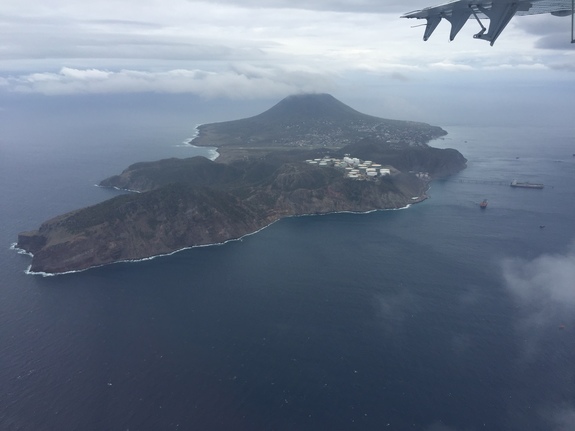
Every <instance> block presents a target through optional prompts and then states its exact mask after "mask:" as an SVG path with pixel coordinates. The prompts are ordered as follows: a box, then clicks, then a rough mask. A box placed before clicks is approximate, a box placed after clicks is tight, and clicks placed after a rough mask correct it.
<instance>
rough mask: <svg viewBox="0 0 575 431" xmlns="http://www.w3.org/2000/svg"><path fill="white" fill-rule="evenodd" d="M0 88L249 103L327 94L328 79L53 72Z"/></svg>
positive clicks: (236, 72)
mask: <svg viewBox="0 0 575 431" xmlns="http://www.w3.org/2000/svg"><path fill="white" fill-rule="evenodd" d="M0 87H2V88H4V89H7V90H8V91H12V92H19V93H40V94H45V95H67V94H107V93H143V92H156V93H192V94H195V95H198V96H202V97H228V98H242V99H255V98H258V97H263V96H265V97H270V95H272V96H276V95H277V96H285V95H288V94H293V93H298V92H314V91H328V90H329V89H330V78H329V76H325V75H323V74H318V73H314V72H310V71H302V70H282V69H278V68H274V69H272V68H270V69H267V68H263V67H262V68H256V67H253V66H249V67H248V66H246V67H243V66H235V67H234V68H233V69H229V70H227V71H225V72H217V73H216V72H210V71H206V70H199V69H195V70H189V69H176V70H169V71H164V72H147V71H137V70H119V71H106V70H98V69H74V68H69V67H63V68H62V69H60V71H59V72H44V73H33V74H28V75H20V76H9V77H7V78H4V79H2V81H1V82H0Z"/></svg>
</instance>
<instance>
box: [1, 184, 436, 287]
mask: <svg viewBox="0 0 575 431" xmlns="http://www.w3.org/2000/svg"><path fill="white" fill-rule="evenodd" d="M426 199H427V196H426V195H425V197H422V199H421V200H418V201H414V202H413V203H409V204H407V205H405V206H404V207H400V208H381V209H373V210H368V211H333V212H327V213H319V214H296V215H290V216H285V217H280V218H278V219H277V220H274V221H272V222H271V223H269V224H267V225H265V226H263V227H261V228H260V229H257V230H255V231H253V232H249V233H246V234H245V235H242V236H240V237H238V238H230V239H228V240H225V241H222V242H216V243H210V244H198V245H191V246H188V247H183V248H180V249H177V250H174V251H171V252H168V253H160V254H155V255H153V256H147V257H142V258H138V259H122V260H117V261H113V262H108V263H102V264H99V265H93V266H89V267H87V268H82V269H75V270H70V271H63V272H45V271H31V268H32V264H30V265H28V268H27V269H25V270H24V273H25V274H26V275H40V276H42V277H54V276H58V275H67V274H75V273H80V272H84V271H88V270H90V269H96V268H101V267H104V266H108V265H114V264H117V263H139V262H146V261H149V260H153V259H156V258H160V257H166V256H171V255H174V254H176V253H179V252H182V251H185V250H191V249H194V248H203V247H216V246H222V245H225V244H227V243H229V242H236V241H242V240H243V239H244V238H246V237H249V236H252V235H256V234H257V233H259V232H261V231H263V230H264V229H267V228H268V227H270V226H272V225H273V224H275V223H277V222H279V221H281V220H284V219H289V218H295V217H314V216H329V215H335V214H356V215H363V214H370V213H374V212H378V211H400V210H407V209H409V208H410V207H411V206H412V205H414V204H416V203H419V202H422V201H424V200H426ZM17 245H18V243H13V244H12V245H11V246H10V249H11V250H15V251H16V252H17V253H18V254H22V255H27V256H30V257H31V258H33V257H34V255H33V254H32V253H30V252H28V251H26V250H25V249H22V248H19V247H18V246H17Z"/></svg>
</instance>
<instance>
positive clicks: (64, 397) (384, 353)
mask: <svg viewBox="0 0 575 431" xmlns="http://www.w3.org/2000/svg"><path fill="white" fill-rule="evenodd" d="M198 103H199V102H198ZM49 105H50V103H48V102H45V105H42V106H43V108H42V107H41V108H38V109H37V110H30V109H25V107H20V108H18V107H17V108H16V109H14V111H13V112H1V113H0V126H1V128H2V131H3V133H2V137H0V145H1V147H0V151H1V153H0V168H1V172H0V182H1V183H0V190H1V197H2V203H1V215H2V224H1V226H0V239H1V241H0V244H2V247H0V256H1V257H0V280H1V281H0V429H1V430H5V431H13V430H26V431H27V430H33V431H44V430H46V431H48V430H50V431H51V430H54V431H56V430H57V431H62V430H82V431H91V430H93V431H103V430H106V431H116V430H117V431H126V430H132V431H134V430H144V431H147V430H150V431H152V430H253V431H257V430H278V431H279V430H281V431H284V430H285V431H288V430H290V431H291V430H318V429H326V430H355V429H357V430H425V431H464V430H465V431H470V430H510V431H515V430H517V431H519V430H521V431H535V430H554V431H563V430H569V429H575V313H574V311H575V285H574V284H573V283H574V280H575V248H574V239H575V222H574V220H575V219H574V214H575V157H574V156H573V153H575V128H574V127H573V125H570V126H567V127H562V128H561V127H536V126H531V125H525V126H524V127H479V126H461V125H459V126H442V127H444V128H445V129H446V130H447V131H448V132H449V134H448V135H447V136H446V137H445V138H443V139H439V140H436V141H433V142H432V143H431V144H432V145H433V146H438V147H453V148H456V149H458V150H459V151H461V152H462V154H463V155H464V156H465V157H466V158H467V159H468V160H469V162H468V168H467V169H466V170H464V171H462V172H461V173H459V174H457V175H455V176H453V177H450V178H448V179H444V180H438V181H434V182H432V184H431V188H430V190H429V193H428V194H429V199H428V200H426V201H424V202H423V203H420V204H416V205H413V206H411V207H410V208H408V209H405V210H397V211H376V212H371V213H367V214H330V215H325V216H305V217H294V218H289V219H284V220H281V221H279V222H277V223H275V224H273V225H272V226H270V227H268V228H266V229H264V230H262V231H261V232H258V233H257V234H255V235H251V236H247V237H245V238H243V239H242V240H239V241H234V242H229V243H227V244H224V245H219V246H213V247H202V248H194V249H190V250H185V251H182V252H179V253H176V254H174V255H171V256H166V257H160V258H156V259H152V260H148V261H144V262H138V263H119V264H114V265H108V266H105V267H101V268H95V269H92V270H88V271H84V272H80V273H75V274H68V275H61V276H53V277H42V276H32V275H27V274H25V270H26V269H27V267H28V265H29V263H30V258H29V257H28V256H25V255H21V254H18V253H17V252H16V251H14V250H11V249H10V246H11V244H12V243H14V242H15V241H16V239H17V234H18V232H20V231H24V230H30V229H35V228H37V227H38V226H39V224H40V223H41V222H42V221H44V220H46V219H48V218H50V217H52V216H55V215H58V214H60V213H62V212H65V211H69V210H72V209H75V208H79V207H82V206H85V205H90V204H93V203H96V202H99V201H101V200H104V199H107V198H109V197H112V196H114V195H116V194H117V193H118V192H116V191H113V190H107V189H101V188H98V187H95V186H94V184H96V183H97V182H99V181H100V180H101V179H103V178H105V177H107V176H110V175H113V174H116V173H118V172H120V171H121V170H122V169H124V168H125V167H127V166H128V165H129V164H131V163H135V162H138V161H144V160H156V159H159V158H166V157H189V156H192V155H210V153H209V150H208V149H199V148H193V147H190V146H189V145H186V142H187V140H188V139H189V138H190V137H191V136H193V134H194V127H195V125H196V124H199V123H202V122H208V121H210V122H211V121H218V120H222V119H229V118H221V117H218V115H221V112H218V110H217V109H215V108H213V109H211V110H210V111H209V112H204V111H202V109H201V105H198V106H196V105H197V104H196V105H194V107H190V106H187V105H186V104H185V103H184V102H183V101H182V102H181V106H177V109H175V108H174V109H171V110H168V109H166V110H165V111H162V110H161V109H158V110H157V112H151V111H150V112H147V111H146V112H142V110H141V109H140V108H139V107H138V106H133V107H130V106H121V107H119V108H118V109H117V111H114V112H109V113H107V114H106V115H99V114H98V115H97V114H96V113H97V112H98V109H99V108H100V107H99V106H94V107H93V109H92V108H90V109H89V108H82V109H79V108H78V106H80V105H81V104H80V102H79V101H78V103H77V105H78V106H76V105H74V104H73V103H72V104H70V105H66V106H64V105H62V106H60V107H59V108H58V109H55V108H54V109H46V106H49ZM82 106H84V105H82ZM176 111H177V112H179V114H176V113H175V112H176ZM230 112H231V111H230ZM256 112H257V111H256ZM128 113H130V114H129V115H128ZM253 113H255V112H252V113H250V114H253ZM120 114H121V115H120ZM246 116H247V115H246ZM515 178H516V179H518V180H520V181H531V182H541V183H544V184H545V188H544V189H543V190H527V189H514V188H511V187H509V183H510V182H511V180H513V179H515ZM483 199H488V201H489V205H488V207H487V208H486V209H485V210H481V209H480V208H479V202H481V201H482V200H483Z"/></svg>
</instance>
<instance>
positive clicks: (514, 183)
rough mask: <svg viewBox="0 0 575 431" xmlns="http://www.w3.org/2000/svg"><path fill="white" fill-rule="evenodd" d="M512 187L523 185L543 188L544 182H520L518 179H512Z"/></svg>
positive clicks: (529, 187)
mask: <svg viewBox="0 0 575 431" xmlns="http://www.w3.org/2000/svg"><path fill="white" fill-rule="evenodd" d="M510 186H511V187H523V188H526V189H542V188H543V184H537V183H520V182H519V181H517V180H513V181H511V184H510Z"/></svg>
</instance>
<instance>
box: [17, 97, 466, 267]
mask: <svg viewBox="0 0 575 431" xmlns="http://www.w3.org/2000/svg"><path fill="white" fill-rule="evenodd" d="M198 132H199V133H198V137H197V138H196V139H195V140H194V141H193V144H194V145H199V146H201V145H205V146H216V147H217V148H218V152H219V153H220V157H218V159H217V160H216V161H211V160H208V159H206V158H203V157H193V158H188V159H166V160H160V161H157V162H145V163H136V164H134V165H131V166H130V167H128V168H127V169H126V170H124V171H123V172H122V173H121V174H120V175H115V176H113V177H110V178H107V179H105V180H103V181H102V182H101V183H100V185H101V186H104V187H115V188H119V189H125V190H131V191H137V192H139V193H129V194H124V195H120V196H117V197H115V198H113V199H109V200H107V201H104V202H101V203H99V204H96V205H93V206H90V207H87V208H83V209H79V210H76V211H72V212H70V213H67V214H64V215H61V216H58V217H55V218H53V219H51V220H48V221H46V222H44V223H43V224H42V225H41V226H40V228H39V229H38V230H34V231H30V232H23V233H21V234H20V235H19V236H18V243H17V247H18V248H20V249H22V250H25V251H27V252H29V253H31V254H32V255H33V258H32V264H31V267H30V271H31V272H43V273H62V272H69V271H77V270H82V269H86V268H90V267H94V266H100V265H104V264H108V263H113V262H117V261H125V260H134V259H142V258H146V257H151V256H155V255H161V254H167V253H171V252H174V251H177V250H180V249H183V248H187V247H193V246H199V245H207V244H218V243H223V242H225V241H228V240H232V239H237V238H241V237H242V236H245V235H247V234H250V233H253V232H256V231H258V230H260V229H261V228H263V227H265V226H267V225H269V224H271V223H273V222H274V221H277V220H279V219H281V218H283V217H288V216H294V215H304V214H325V213H332V212H343V211H351V212H365V211H371V210H376V209H395V208H403V207H405V206H407V205H409V204H412V203H415V202H419V201H421V200H423V199H425V191H426V190H427V188H428V183H429V181H431V180H432V179H433V178H437V177H442V176H446V175H450V174H453V173H456V172H458V171H460V170H461V169H464V168H465V166H466V159H465V158H464V157H463V156H462V155H461V154H460V153H459V152H458V151H456V150H453V149H437V148H432V147H430V146H428V145H427V142H429V140H431V139H434V138H436V137H439V136H442V135H445V134H446V132H445V131H443V130H442V129H441V128H439V127H434V126H430V125H427V124H424V123H414V122H407V121H397V120H385V119H380V118H377V117H372V116H368V115H364V114H361V113H359V112H357V111H355V110H353V109H352V108H350V107H348V106H346V105H344V104H343V103H341V102H339V101H337V100H336V99H335V98H333V97H332V96H329V95H301V96H291V97H288V98H286V99H284V100H282V101H281V102H280V103H278V104H277V105H275V106H274V107H272V108H271V109H269V110H268V111H266V112H264V113H262V114H260V115H258V116H255V117H252V118H248V119H244V120H237V121H230V122H224V123H213V124H206V125H202V126H199V130H198ZM350 157H353V158H354V160H361V162H358V163H355V162H353V163H351V162H350V165H349V166H348V165H346V163H345V162H344V159H345V160H348V161H349V160H350ZM364 161H369V162H367V165H366V164H363V162H364ZM376 167H377V168H376ZM352 171H353V172H354V173H353V174H352V173H351V172H352ZM370 171H371V172H370Z"/></svg>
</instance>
